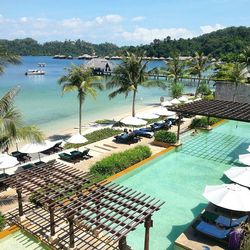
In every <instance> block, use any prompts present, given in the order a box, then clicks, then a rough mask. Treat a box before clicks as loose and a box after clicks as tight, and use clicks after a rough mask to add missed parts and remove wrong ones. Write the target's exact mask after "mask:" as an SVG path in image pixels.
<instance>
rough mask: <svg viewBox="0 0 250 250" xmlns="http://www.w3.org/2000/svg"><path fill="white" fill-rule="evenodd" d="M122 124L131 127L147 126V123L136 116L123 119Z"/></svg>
mask: <svg viewBox="0 0 250 250" xmlns="http://www.w3.org/2000/svg"><path fill="white" fill-rule="evenodd" d="M120 122H121V123H123V124H125V125H131V126H143V125H146V124H147V121H145V120H143V119H140V118H137V117H134V116H127V117H125V118H123V119H121V120H120Z"/></svg>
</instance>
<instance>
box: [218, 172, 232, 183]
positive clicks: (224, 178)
mask: <svg viewBox="0 0 250 250" xmlns="http://www.w3.org/2000/svg"><path fill="white" fill-rule="evenodd" d="M220 180H221V181H222V182H223V183H225V184H230V183H232V181H231V180H230V179H228V178H227V177H226V175H224V174H223V176H222V177H221V178H220Z"/></svg>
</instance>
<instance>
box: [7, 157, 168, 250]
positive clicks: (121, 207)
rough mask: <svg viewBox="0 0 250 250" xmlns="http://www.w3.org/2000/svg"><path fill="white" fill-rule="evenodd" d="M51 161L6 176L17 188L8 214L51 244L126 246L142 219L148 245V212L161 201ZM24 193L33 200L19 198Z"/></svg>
mask: <svg viewBox="0 0 250 250" xmlns="http://www.w3.org/2000/svg"><path fill="white" fill-rule="evenodd" d="M94 178H95V177H94V176H92V175H89V174H88V173H84V172H82V171H80V170H77V169H75V168H73V167H70V166H67V165H64V164H61V163H58V162H56V161H51V162H48V163H45V164H43V165H40V166H34V167H32V168H30V169H27V170H24V171H21V172H19V173H16V174H14V175H12V176H9V177H8V178H6V179H5V181H4V182H5V184H6V185H8V186H9V187H11V188H14V189H16V192H17V196H18V209H16V210H13V211H11V212H9V213H8V214H7V215H6V220H7V222H8V223H9V224H10V225H13V224H16V225H18V226H19V227H20V228H22V229H24V230H25V231H27V232H29V233H31V234H32V235H34V236H36V237H37V238H39V239H40V240H42V241H43V242H44V243H46V244H47V245H49V246H50V247H51V248H52V249H61V248H66V249H93V250H94V249H122V250H125V249H128V248H127V243H126V236H127V234H128V233H129V232H130V231H132V230H134V229H135V228H136V227H137V226H138V225H139V224H141V223H144V226H145V241H144V249H145V250H148V249H149V230H150V227H152V226H153V221H152V215H153V213H154V212H156V211H158V210H159V209H160V207H161V206H162V205H163V204H164V202H162V201H160V200H157V199H155V198H152V197H150V196H148V195H146V194H143V193H140V192H137V191H134V190H132V189H130V188H127V187H123V186H121V185H118V184H116V183H111V182H108V181H102V182H94ZM23 195H27V196H29V198H30V200H33V203H28V204H23V201H22V200H23Z"/></svg>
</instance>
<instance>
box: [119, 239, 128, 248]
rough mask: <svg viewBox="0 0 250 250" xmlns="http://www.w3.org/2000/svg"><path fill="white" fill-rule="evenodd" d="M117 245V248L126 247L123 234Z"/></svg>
mask: <svg viewBox="0 0 250 250" xmlns="http://www.w3.org/2000/svg"><path fill="white" fill-rule="evenodd" d="M118 247H119V250H126V248H127V240H126V236H123V237H122V238H121V239H120V240H119V244H118Z"/></svg>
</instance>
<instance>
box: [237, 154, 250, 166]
mask: <svg viewBox="0 0 250 250" xmlns="http://www.w3.org/2000/svg"><path fill="white" fill-rule="evenodd" d="M239 161H240V162H242V163H243V164H245V165H250V154H244V155H239Z"/></svg>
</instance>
